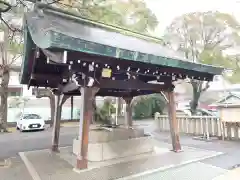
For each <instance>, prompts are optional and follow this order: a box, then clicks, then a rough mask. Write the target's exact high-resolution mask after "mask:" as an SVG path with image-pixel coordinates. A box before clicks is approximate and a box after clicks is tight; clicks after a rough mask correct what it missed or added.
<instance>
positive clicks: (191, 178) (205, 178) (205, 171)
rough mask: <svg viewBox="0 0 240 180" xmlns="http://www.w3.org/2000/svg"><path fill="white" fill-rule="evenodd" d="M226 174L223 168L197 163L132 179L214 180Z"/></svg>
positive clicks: (132, 179)
mask: <svg viewBox="0 0 240 180" xmlns="http://www.w3.org/2000/svg"><path fill="white" fill-rule="evenodd" d="M226 172H227V170H224V169H222V168H218V167H214V166H211V165H208V164H204V163H200V162H196V163H191V164H187V165H184V166H181V167H179V168H172V169H169V170H167V171H159V172H155V173H152V174H150V175H145V176H141V177H132V178H131V180H212V179H213V178H215V177H217V176H220V175H222V174H224V173H226ZM129 179H130V178H129Z"/></svg>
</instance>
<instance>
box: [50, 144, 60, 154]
mask: <svg viewBox="0 0 240 180" xmlns="http://www.w3.org/2000/svg"><path fill="white" fill-rule="evenodd" d="M51 150H52V152H56V153H59V152H60V151H59V149H58V145H52V149H51Z"/></svg>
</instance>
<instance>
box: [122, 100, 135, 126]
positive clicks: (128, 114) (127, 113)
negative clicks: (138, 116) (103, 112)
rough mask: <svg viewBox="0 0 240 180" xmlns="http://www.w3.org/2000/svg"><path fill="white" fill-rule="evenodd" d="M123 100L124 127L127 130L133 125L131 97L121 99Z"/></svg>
mask: <svg viewBox="0 0 240 180" xmlns="http://www.w3.org/2000/svg"><path fill="white" fill-rule="evenodd" d="M123 99H124V100H125V102H126V109H125V125H126V127H127V128H131V127H132V125H133V123H132V106H131V102H132V99H133V98H132V97H123Z"/></svg>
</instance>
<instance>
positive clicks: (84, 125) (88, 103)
mask: <svg viewBox="0 0 240 180" xmlns="http://www.w3.org/2000/svg"><path fill="white" fill-rule="evenodd" d="M80 91H81V112H80V123H79V140H80V141H79V142H80V152H79V153H78V156H77V167H76V168H77V169H87V168H88V160H87V153H88V139H89V126H90V123H91V120H92V115H93V103H92V101H93V99H94V97H95V95H96V93H97V91H98V88H92V87H91V88H87V87H81V90H80Z"/></svg>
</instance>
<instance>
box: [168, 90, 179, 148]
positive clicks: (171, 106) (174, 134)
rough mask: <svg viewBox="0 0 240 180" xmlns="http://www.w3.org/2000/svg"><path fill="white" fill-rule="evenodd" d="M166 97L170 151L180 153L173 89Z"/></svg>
mask: <svg viewBox="0 0 240 180" xmlns="http://www.w3.org/2000/svg"><path fill="white" fill-rule="evenodd" d="M167 97H168V117H169V125H170V132H171V138H172V147H173V149H172V150H173V151H174V152H180V151H181V145H180V140H179V132H178V120H177V117H176V103H175V97H174V91H173V89H171V90H170V91H168V92H167Z"/></svg>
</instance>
